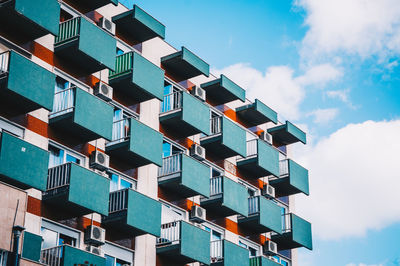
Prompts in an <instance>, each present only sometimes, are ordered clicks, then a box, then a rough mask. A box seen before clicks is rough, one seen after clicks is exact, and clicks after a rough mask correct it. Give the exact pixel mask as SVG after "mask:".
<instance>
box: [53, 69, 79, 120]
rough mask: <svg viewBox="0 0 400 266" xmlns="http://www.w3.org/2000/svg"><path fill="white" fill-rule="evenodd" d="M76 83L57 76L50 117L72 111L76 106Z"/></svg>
mask: <svg viewBox="0 0 400 266" xmlns="http://www.w3.org/2000/svg"><path fill="white" fill-rule="evenodd" d="M73 87H75V85H74V84H72V83H71V82H69V81H67V80H66V79H63V78H61V77H58V76H57V78H56V86H55V89H54V93H55V94H54V102H53V111H52V114H51V115H50V117H54V116H56V115H61V114H64V113H67V112H70V111H72V110H73V109H72V108H73V106H74V97H75V96H74V90H72V89H71V88H73Z"/></svg>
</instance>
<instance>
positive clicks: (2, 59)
mask: <svg viewBox="0 0 400 266" xmlns="http://www.w3.org/2000/svg"><path fill="white" fill-rule="evenodd" d="M9 57H10V52H8V51H7V52H4V53H1V54H0V75H2V74H3V73H7V72H8V60H9Z"/></svg>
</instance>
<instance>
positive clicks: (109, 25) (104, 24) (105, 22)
mask: <svg viewBox="0 0 400 266" xmlns="http://www.w3.org/2000/svg"><path fill="white" fill-rule="evenodd" d="M98 25H99V27H101V28H103V29H105V30H106V31H108V32H109V33H111V34H112V35H115V24H114V23H113V22H112V21H111V20H109V19H106V18H105V17H102V18H100V20H99V24H98Z"/></svg>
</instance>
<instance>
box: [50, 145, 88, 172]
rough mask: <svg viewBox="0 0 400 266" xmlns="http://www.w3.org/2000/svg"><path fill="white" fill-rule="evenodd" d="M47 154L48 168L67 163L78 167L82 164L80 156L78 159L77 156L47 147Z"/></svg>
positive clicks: (53, 147)
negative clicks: (48, 153)
mask: <svg viewBox="0 0 400 266" xmlns="http://www.w3.org/2000/svg"><path fill="white" fill-rule="evenodd" d="M49 152H50V155H49V156H50V158H49V168H51V167H54V166H57V165H61V164H64V163H69V162H73V163H76V164H79V165H82V164H83V158H84V157H83V156H80V157H81V158H78V157H79V156H78V155H77V154H75V153H72V152H70V151H67V150H63V149H61V148H58V147H55V146H52V145H49Z"/></svg>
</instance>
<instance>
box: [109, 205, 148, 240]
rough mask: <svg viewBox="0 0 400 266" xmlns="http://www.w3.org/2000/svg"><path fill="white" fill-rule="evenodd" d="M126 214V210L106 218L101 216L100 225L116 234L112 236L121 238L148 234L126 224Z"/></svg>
mask: <svg viewBox="0 0 400 266" xmlns="http://www.w3.org/2000/svg"><path fill="white" fill-rule="evenodd" d="M127 212H128V211H127V210H122V211H119V212H114V213H111V214H109V215H108V216H103V220H102V224H103V225H104V227H105V228H106V229H107V230H110V231H112V232H114V233H116V234H113V235H114V236H121V237H124V238H126V237H136V236H140V235H145V234H148V233H147V232H145V231H143V230H140V229H138V228H136V227H134V226H131V225H129V224H128V223H127V218H128V214H127ZM143 217H145V215H143ZM117 238H118V237H117Z"/></svg>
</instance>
